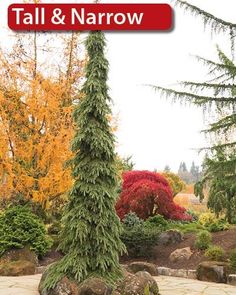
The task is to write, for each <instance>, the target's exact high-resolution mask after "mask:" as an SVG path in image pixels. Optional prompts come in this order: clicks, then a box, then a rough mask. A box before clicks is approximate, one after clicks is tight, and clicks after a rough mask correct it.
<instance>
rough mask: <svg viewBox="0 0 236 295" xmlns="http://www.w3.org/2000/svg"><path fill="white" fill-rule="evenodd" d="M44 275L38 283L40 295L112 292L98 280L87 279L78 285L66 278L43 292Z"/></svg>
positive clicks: (106, 294)
mask: <svg viewBox="0 0 236 295" xmlns="http://www.w3.org/2000/svg"><path fill="white" fill-rule="evenodd" d="M46 274H47V271H46V272H45V273H44V274H43V276H42V278H41V281H40V283H39V288H38V290H39V294H41V295H111V294H112V291H113V289H112V288H111V287H109V286H108V285H107V284H106V283H105V282H104V281H103V280H102V279H100V278H88V279H86V280H84V281H83V282H82V283H81V284H79V285H78V283H77V282H75V281H73V280H71V279H68V278H67V277H66V276H65V277H64V278H62V279H61V280H60V281H59V282H58V283H57V284H56V286H55V288H53V289H50V290H43V282H44V280H45V278H46ZM116 295H118V294H116Z"/></svg>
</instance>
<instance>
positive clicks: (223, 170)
mask: <svg viewBox="0 0 236 295" xmlns="http://www.w3.org/2000/svg"><path fill="white" fill-rule="evenodd" d="M176 4H177V5H179V6H180V7H183V8H184V9H186V10H187V11H190V12H191V13H192V14H193V15H196V16H200V17H202V19H203V22H204V25H205V26H209V27H210V29H211V31H212V32H213V33H219V32H221V31H223V32H227V30H228V32H229V33H230V38H231V41H232V44H234V37H235V34H234V32H235V31H236V24H232V23H229V22H227V21H224V20H221V19H219V18H217V17H215V16H213V15H212V14H210V13H208V12H206V11H203V10H201V9H200V8H198V7H196V6H194V5H191V4H188V3H187V2H184V1H181V0H176ZM231 49H233V48H231ZM217 54H218V61H217V62H215V61H212V60H209V59H205V58H202V57H197V60H198V62H201V63H203V65H204V66H206V67H207V68H208V70H209V71H208V74H209V76H210V80H209V81H207V82H206V81H204V82H195V81H184V82H181V83H180V85H181V86H182V87H183V90H182V91H177V90H175V89H169V88H163V87H159V86H153V85H152V87H153V88H154V89H155V90H156V91H158V92H160V93H161V94H162V95H165V96H166V97H167V98H171V99H172V100H173V101H174V102H175V101H180V102H182V103H185V104H186V103H188V104H194V105H196V106H198V107H201V108H202V109H203V111H204V112H205V113H208V114H209V115H210V116H212V115H213V117H214V119H213V122H212V123H211V124H210V125H209V127H208V128H207V130H204V131H203V132H204V133H206V134H209V135H210V136H211V137H212V138H213V144H212V146H210V147H208V148H204V149H205V150H207V154H206V159H205V162H204V170H203V172H204V173H203V179H202V181H200V182H198V183H197V184H196V185H195V194H196V195H198V196H199V197H200V198H201V199H203V198H204V197H205V196H204V188H206V187H207V188H209V194H208V198H209V199H208V207H209V208H210V209H212V210H213V211H214V212H215V213H216V214H220V213H225V214H226V217H227V219H228V221H229V222H231V220H232V216H233V214H235V213H236V184H235V183H236V140H235V130H236V84H235V78H236V65H235V63H234V61H233V58H230V57H228V56H227V55H226V54H225V53H224V52H223V51H222V50H221V49H220V48H219V47H218V46H217Z"/></svg>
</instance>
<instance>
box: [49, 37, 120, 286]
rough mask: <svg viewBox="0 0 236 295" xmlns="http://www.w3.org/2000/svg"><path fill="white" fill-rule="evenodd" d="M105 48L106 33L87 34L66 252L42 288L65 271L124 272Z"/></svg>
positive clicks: (109, 275) (78, 277) (112, 277)
mask: <svg viewBox="0 0 236 295" xmlns="http://www.w3.org/2000/svg"><path fill="white" fill-rule="evenodd" d="M104 48H105V36H104V34H103V33H102V32H101V31H94V32H90V33H89V35H88V38H87V40H86V49H87V53H88V58H89V61H88V63H87V67H86V81H85V83H84V86H83V88H82V93H83V94H84V96H83V98H82V100H81V101H80V103H79V105H78V106H76V107H75V109H74V113H73V118H74V122H75V124H76V130H75V131H76V132H75V136H74V140H73V142H72V151H73V152H74V158H73V160H72V170H73V177H74V180H75V181H74V185H73V188H72V190H71V192H70V196H69V203H68V205H67V207H66V209H65V212H64V218H63V223H64V229H63V231H62V235H61V244H60V246H59V248H60V249H61V250H62V251H63V252H64V253H65V256H64V257H63V258H62V259H61V260H60V261H59V262H57V263H55V264H54V265H53V266H52V267H50V268H49V270H48V272H47V274H46V275H47V277H46V280H45V281H44V283H43V289H51V288H54V287H55V285H56V284H57V282H58V281H59V280H60V279H61V278H62V277H64V276H67V277H68V278H70V279H72V280H75V281H76V282H77V283H81V282H82V281H83V280H85V279H87V278H88V277H100V278H103V279H104V280H105V281H107V282H108V283H110V284H111V285H112V284H114V283H115V281H116V280H117V279H119V278H120V277H121V276H122V271H121V267H120V265H119V254H120V253H122V252H123V251H124V250H125V247H124V245H123V243H122V242H121V240H120V235H121V225H120V221H119V219H118V217H117V215H116V212H115V208H114V206H115V202H116V199H117V196H116V192H115V191H116V186H117V175H116V163H115V153H114V136H113V134H112V130H111V127H110V125H109V119H108V118H109V115H110V113H111V110H110V107H109V102H110V97H109V95H108V86H107V84H106V81H107V78H108V61H107V59H106V58H105V55H104Z"/></svg>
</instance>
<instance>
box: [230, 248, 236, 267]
mask: <svg viewBox="0 0 236 295" xmlns="http://www.w3.org/2000/svg"><path fill="white" fill-rule="evenodd" d="M229 262H230V266H231V267H232V269H233V270H234V271H236V249H234V250H233V251H232V252H231V254H230V258H229Z"/></svg>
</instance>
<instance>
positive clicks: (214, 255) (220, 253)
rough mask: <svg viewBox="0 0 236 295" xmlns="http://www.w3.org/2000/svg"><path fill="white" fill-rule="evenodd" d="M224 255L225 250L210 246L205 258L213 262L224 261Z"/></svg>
mask: <svg viewBox="0 0 236 295" xmlns="http://www.w3.org/2000/svg"><path fill="white" fill-rule="evenodd" d="M224 255H225V252H224V249H223V248H222V247H219V246H210V247H209V248H208V249H207V250H206V252H205V256H206V257H207V258H209V259H210V260H213V261H222V260H223V258H224Z"/></svg>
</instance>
